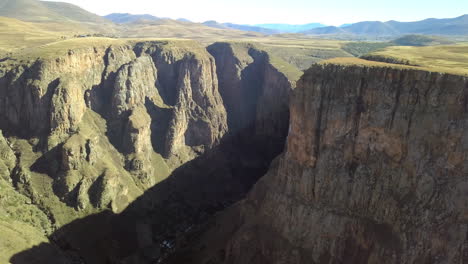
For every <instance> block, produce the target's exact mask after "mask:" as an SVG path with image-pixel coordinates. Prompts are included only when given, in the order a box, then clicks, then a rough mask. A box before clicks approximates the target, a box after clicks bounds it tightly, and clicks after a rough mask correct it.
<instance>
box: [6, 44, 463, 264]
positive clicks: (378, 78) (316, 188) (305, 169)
mask: <svg viewBox="0 0 468 264" xmlns="http://www.w3.org/2000/svg"><path fill="white" fill-rule="evenodd" d="M300 76H302V77H300ZM299 77H300V78H299ZM467 109H468V80H467V77H466V76H462V75H456V74H450V73H443V72H437V71H433V70H430V69H427V68H423V67H416V66H409V65H400V64H390V63H384V62H373V61H368V60H362V59H356V58H351V59H350V58H338V59H332V60H326V61H323V62H321V63H317V64H314V65H312V67H311V68H309V69H308V70H306V71H305V72H303V73H302V72H301V71H299V70H297V69H295V68H294V67H290V65H289V64H288V63H287V62H285V61H283V60H281V59H279V58H277V57H275V56H273V55H271V54H270V53H269V52H268V51H266V50H265V49H264V48H263V47H262V46H261V45H256V44H250V43H243V42H217V43H214V44H210V45H208V46H207V47H205V46H204V45H202V44H200V43H198V42H196V41H190V40H145V41H142V40H133V39H128V40H121V39H95V38H89V39H80V40H66V41H63V42H57V43H53V44H49V45H44V46H41V47H38V48H37V49H36V50H34V51H31V52H29V53H28V52H24V53H21V54H16V55H15V56H10V57H5V58H4V59H2V60H0V131H1V133H0V157H1V159H0V187H1V188H0V205H1V206H0V233H1V234H5V236H4V237H2V240H0V249H1V250H2V254H0V262H5V263H14V264H16V263H48V264H49V263H89V264H94V263H96V264H98V263H128V264H130V263H173V264H176V263H226V264H228V263H232V264H234V263H243V264H260V263H278V264H280V263H284V264H286V263H320V264H321V263H468V246H467V245H468V239H467V237H468V235H467V234H468V225H467V223H468V219H467V217H468V203H467V202H466V201H467V200H468V199H467V198H468V197H467V196H468V180H467V178H466V175H467V173H468V168H467V164H468V161H467V159H468V157H467V155H466V153H468V135H467V134H466V133H465V129H466V128H467V126H468V115H467V113H468V112H467Z"/></svg>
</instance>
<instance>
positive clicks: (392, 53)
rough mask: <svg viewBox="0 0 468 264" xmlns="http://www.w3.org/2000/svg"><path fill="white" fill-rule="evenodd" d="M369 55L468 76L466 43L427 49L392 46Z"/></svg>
mask: <svg viewBox="0 0 468 264" xmlns="http://www.w3.org/2000/svg"><path fill="white" fill-rule="evenodd" d="M370 55H377V56H383V57H393V58H397V59H404V60H408V61H409V63H410V64H411V65H417V66H419V67H420V68H425V69H427V70H430V71H434V72H446V73H452V74H458V75H468V44H466V43H460V44H457V45H446V46H429V47H404V46H394V47H388V48H386V49H384V50H381V51H376V52H373V53H371V54H370Z"/></svg>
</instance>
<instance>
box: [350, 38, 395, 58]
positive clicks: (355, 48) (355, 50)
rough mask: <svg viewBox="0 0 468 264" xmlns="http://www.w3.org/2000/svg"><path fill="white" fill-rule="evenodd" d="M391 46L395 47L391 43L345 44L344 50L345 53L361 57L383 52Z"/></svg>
mask: <svg viewBox="0 0 468 264" xmlns="http://www.w3.org/2000/svg"><path fill="white" fill-rule="evenodd" d="M389 46H394V44H392V43H389V42H348V43H344V44H343V46H342V48H343V50H344V51H346V52H348V53H350V54H352V55H354V56H356V57H360V56H362V55H364V54H367V53H370V52H373V51H377V50H381V49H384V48H386V47H389Z"/></svg>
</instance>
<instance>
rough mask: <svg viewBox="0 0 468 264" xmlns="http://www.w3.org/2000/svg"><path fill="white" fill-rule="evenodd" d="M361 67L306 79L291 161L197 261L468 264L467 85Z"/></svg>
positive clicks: (296, 99) (215, 231) (328, 67)
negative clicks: (467, 176)
mask: <svg viewBox="0 0 468 264" xmlns="http://www.w3.org/2000/svg"><path fill="white" fill-rule="evenodd" d="M358 64H360V65H349V64H347V65H344V64H340V63H334V64H333V63H324V64H317V65H314V66H312V68H310V69H309V70H307V71H306V72H305V74H304V76H303V77H302V78H301V80H300V81H298V87H297V88H296V89H295V90H294V92H293V95H292V99H291V104H290V111H291V121H290V129H289V135H288V139H287V147H286V150H285V152H284V153H283V154H282V155H281V156H279V157H278V158H277V159H276V160H275V161H274V162H273V164H272V166H271V168H270V170H269V172H268V173H267V174H266V175H265V176H264V177H263V178H262V179H261V180H260V181H259V182H258V183H257V184H256V185H255V187H254V188H253V190H252V191H251V192H250V194H249V195H248V198H247V199H245V200H244V201H242V202H240V203H238V204H236V205H235V206H234V207H232V208H230V209H229V210H227V211H226V212H224V213H222V214H221V215H219V216H218V218H217V221H216V223H215V224H213V226H212V228H211V230H209V231H207V232H206V233H205V234H204V235H203V236H202V237H201V239H200V241H201V242H199V243H198V244H196V245H192V246H191V247H189V250H188V251H187V252H190V253H187V252H185V253H186V254H188V255H189V256H191V258H192V259H194V263H233V264H234V263H244V264H249V263H252V264H253V263H270V264H271V263H284V264H286V263H288V264H291V263H467V262H468V258H467V256H468V246H467V245H468V240H467V234H468V225H467V223H468V221H467V220H468V219H467V216H468V204H467V202H466V201H467V198H468V196H467V195H468V179H467V178H466V175H467V173H468V167H467V164H468V156H467V155H466V153H468V135H467V133H466V129H467V127H468V111H467V110H468V80H467V79H466V77H461V76H454V75H448V74H441V73H431V72H426V71H420V70H415V69H411V68H405V67H394V66H391V65H379V66H375V65H372V64H369V65H367V63H366V62H364V61H361V62H359V63H358ZM180 255H183V254H182V253H181V254H180ZM175 259H176V260H175V262H173V263H177V258H175ZM179 260H180V259H179ZM210 261H211V262H210Z"/></svg>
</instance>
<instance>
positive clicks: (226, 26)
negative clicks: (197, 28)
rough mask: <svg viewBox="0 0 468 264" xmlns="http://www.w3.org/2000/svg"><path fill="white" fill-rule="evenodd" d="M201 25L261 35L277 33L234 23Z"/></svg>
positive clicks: (206, 23) (211, 21) (212, 21)
mask: <svg viewBox="0 0 468 264" xmlns="http://www.w3.org/2000/svg"><path fill="white" fill-rule="evenodd" d="M202 24H203V25H205V26H208V27H213V28H224V29H236V30H242V31H251V32H258V33H262V34H276V33H279V31H278V30H274V29H268V28H264V27H259V26H249V25H240V24H234V23H218V22H216V21H214V20H209V21H205V22H203V23H202Z"/></svg>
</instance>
